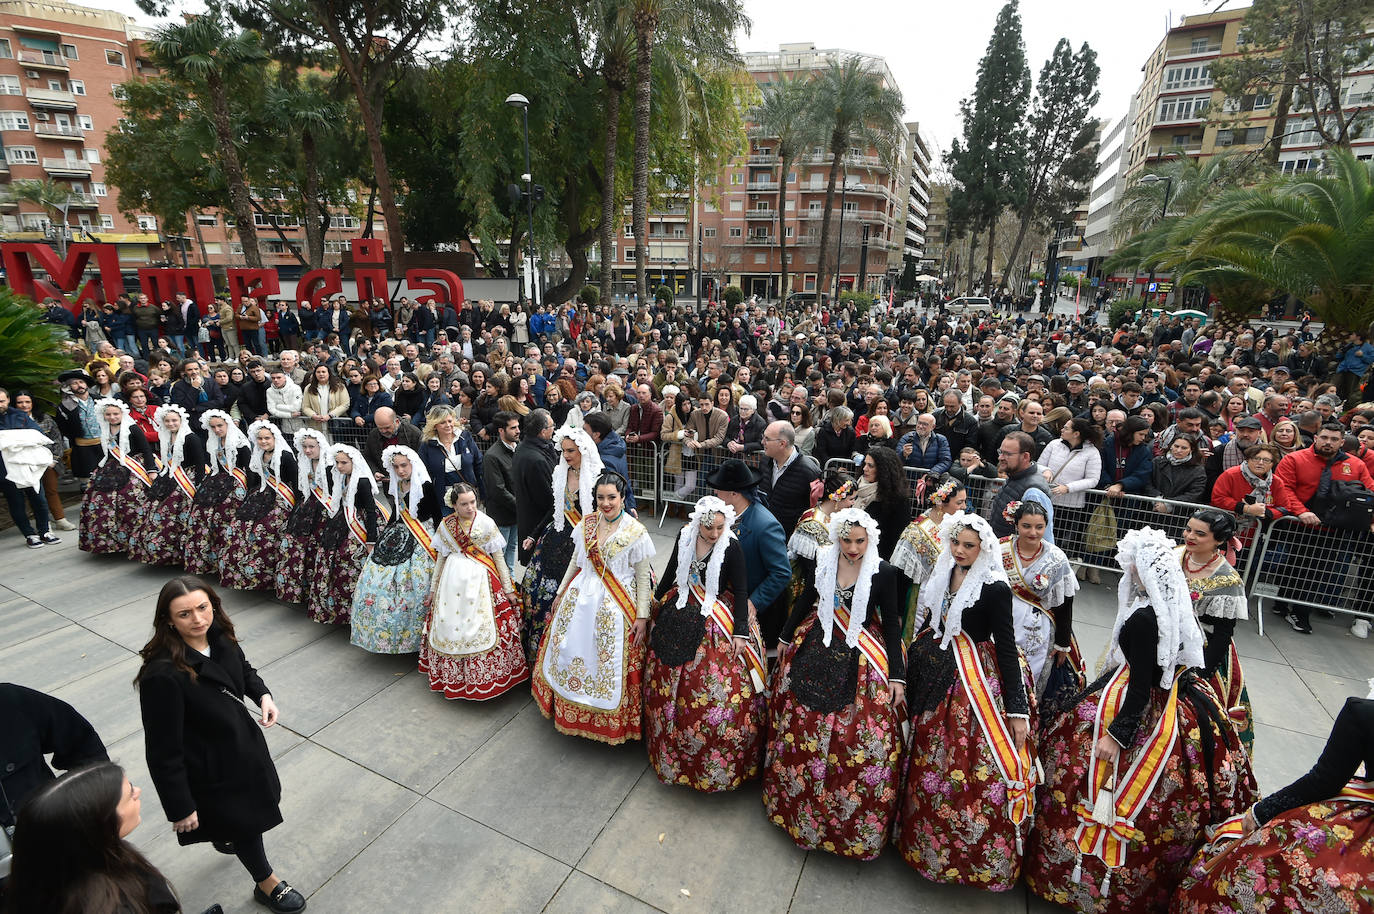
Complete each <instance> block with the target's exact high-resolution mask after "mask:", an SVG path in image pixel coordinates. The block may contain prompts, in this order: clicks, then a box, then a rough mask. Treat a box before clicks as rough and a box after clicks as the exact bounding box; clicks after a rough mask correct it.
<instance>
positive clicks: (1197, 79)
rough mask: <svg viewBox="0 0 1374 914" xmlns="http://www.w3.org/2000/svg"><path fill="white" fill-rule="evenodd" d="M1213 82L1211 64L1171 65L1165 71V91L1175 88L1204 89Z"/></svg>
mask: <svg viewBox="0 0 1374 914" xmlns="http://www.w3.org/2000/svg"><path fill="white" fill-rule="evenodd" d="M1211 84H1212V65H1211V64H1206V63H1203V64H1189V65H1187V66H1182V67H1170V68H1169V69H1167V70H1165V71H1164V91H1166V92H1168V91H1171V90H1173V89H1202V88H1206V87H1208V86H1210V85H1211Z"/></svg>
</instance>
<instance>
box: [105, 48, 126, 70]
mask: <svg viewBox="0 0 1374 914" xmlns="http://www.w3.org/2000/svg"><path fill="white" fill-rule="evenodd" d="M105 62H106V63H107V64H109V65H110V66H112V67H122V66H124V55H123V54H121V53H120V52H119V51H106V52H105Z"/></svg>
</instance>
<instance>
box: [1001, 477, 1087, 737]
mask: <svg viewBox="0 0 1374 914" xmlns="http://www.w3.org/2000/svg"><path fill="white" fill-rule="evenodd" d="M1003 513H1004V514H1005V516H1006V518H1007V520H1009V521H1010V522H1011V523H1012V524H1013V525H1014V527H1015V530H1016V532H1015V533H1013V534H1012V535H1011V536H1006V537H1003V538H1002V568H1003V570H1004V571H1006V573H1007V581H1008V583H1009V584H1010V585H1011V613H1012V619H1013V621H1014V623H1015V625H1016V646H1017V647H1019V648H1020V649H1021V653H1022V654H1023V655H1024V656H1025V658H1026V663H1027V664H1028V665H1029V666H1030V672H1031V681H1032V682H1033V683H1035V696H1036V698H1037V700H1038V705H1039V712H1040V722H1041V724H1044V723H1047V722H1048V721H1049V720H1050V719H1052V718H1053V717H1054V716H1055V715H1057V714H1058V713H1059V712H1061V711H1064V710H1067V709H1068V708H1069V707H1070V706H1071V705H1072V704H1073V702H1074V699H1075V698H1077V697H1078V694H1079V693H1080V692H1082V691H1083V687H1084V686H1085V685H1086V684H1087V679H1086V677H1085V676H1084V673H1083V655H1082V654H1081V653H1080V652H1079V650H1078V640H1077V639H1076V638H1075V637H1074V634H1073V597H1074V594H1076V593H1078V578H1077V577H1076V576H1075V575H1074V572H1073V566H1072V565H1070V564H1069V557H1068V556H1067V555H1065V554H1064V551H1063V550H1062V549H1060V548H1059V547H1058V546H1056V545H1054V544H1053V543H1047V542H1045V532H1046V530H1047V529H1048V527H1049V517H1048V515H1047V512H1046V511H1045V506H1044V505H1042V504H1040V503H1039V502H1035V501H1013V502H1011V503H1009V504H1008V505H1007V507H1006V508H1005V509H1004V510H1003Z"/></svg>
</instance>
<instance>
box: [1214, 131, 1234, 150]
mask: <svg viewBox="0 0 1374 914" xmlns="http://www.w3.org/2000/svg"><path fill="white" fill-rule="evenodd" d="M1234 136H1235V131H1233V130H1218V131H1217V145H1218V146H1230V145H1231V144H1233V143H1234V142H1235V139H1234Z"/></svg>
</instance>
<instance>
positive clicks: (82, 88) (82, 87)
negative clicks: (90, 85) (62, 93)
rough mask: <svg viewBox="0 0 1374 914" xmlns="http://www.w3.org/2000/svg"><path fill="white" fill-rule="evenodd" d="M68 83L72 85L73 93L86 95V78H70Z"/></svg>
mask: <svg viewBox="0 0 1374 914" xmlns="http://www.w3.org/2000/svg"><path fill="white" fill-rule="evenodd" d="M67 85H68V86H70V87H71V90H72V95H85V94H86V81H85V80H84V79H71V80H68V81H67Z"/></svg>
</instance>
